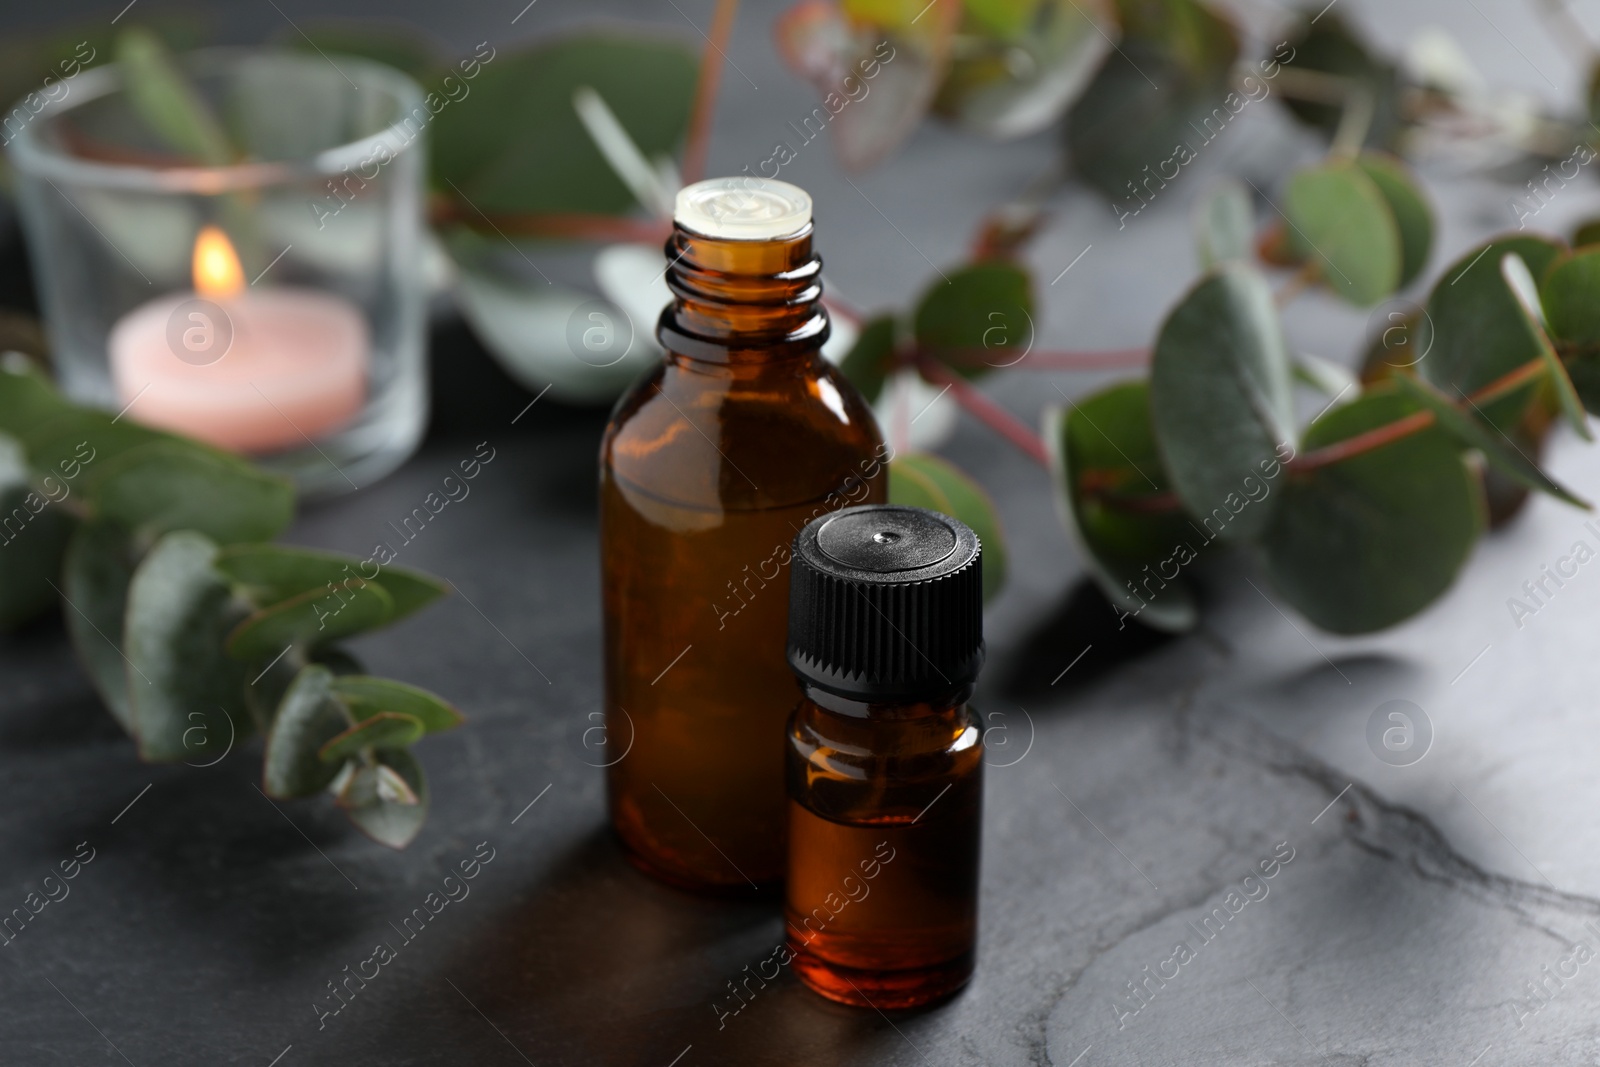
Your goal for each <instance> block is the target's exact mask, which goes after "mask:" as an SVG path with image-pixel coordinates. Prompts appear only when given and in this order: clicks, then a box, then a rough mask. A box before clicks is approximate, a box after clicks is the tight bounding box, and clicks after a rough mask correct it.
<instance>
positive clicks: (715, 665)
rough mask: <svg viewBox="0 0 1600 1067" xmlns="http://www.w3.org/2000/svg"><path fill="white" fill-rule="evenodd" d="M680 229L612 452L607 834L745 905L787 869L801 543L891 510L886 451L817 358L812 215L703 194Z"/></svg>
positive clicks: (769, 190)
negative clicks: (646, 365) (831, 518)
mask: <svg viewBox="0 0 1600 1067" xmlns="http://www.w3.org/2000/svg"><path fill="white" fill-rule="evenodd" d="M676 223H677V225H676V230H675V232H674V234H673V235H672V237H671V238H670V239H669V240H668V242H667V249H666V252H667V259H668V262H669V267H668V269H667V274H666V277H667V281H668V283H669V285H670V286H671V289H672V292H673V295H674V300H673V303H672V305H671V306H669V307H668V308H667V309H666V310H665V311H664V312H663V313H662V315H661V320H660V322H659V324H658V326H657V336H658V337H659V339H660V341H661V344H662V347H663V348H665V349H666V356H665V358H664V359H663V361H662V363H661V365H660V366H659V367H658V368H656V369H655V371H653V372H652V373H651V374H649V375H647V376H646V377H645V378H644V379H643V380H641V381H640V382H639V383H638V384H636V385H635V386H634V387H633V389H632V390H631V391H630V392H629V393H628V394H627V395H626V396H625V397H624V398H623V399H622V401H621V402H620V403H619V404H618V406H617V409H616V412H615V414H614V415H613V417H612V420H611V424H610V426H609V427H608V428H607V430H606V434H605V439H604V441H603V443H602V444H601V449H600V551H601V569H602V581H603V585H604V609H605V700H606V709H605V710H606V725H607V730H606V733H607V744H608V746H609V749H610V751H612V752H613V753H615V756H614V757H613V759H614V762H613V763H612V764H611V766H610V767H609V770H608V776H609V777H608V791H609V798H610V806H611V819H612V823H613V825H614V826H615V827H616V830H617V833H618V834H619V835H620V836H621V838H622V842H623V844H624V846H625V848H626V849H627V852H628V854H629V857H630V858H631V859H632V860H633V861H634V862H635V863H636V864H637V865H639V866H640V867H642V868H644V869H645V870H646V871H648V872H650V873H652V874H654V875H656V876H658V877H660V878H663V879H665V880H667V881H669V882H673V883H676V884H678V885H682V886H686V887H690V888H698V889H710V890H731V891H739V890H743V891H747V892H748V891H750V890H753V889H758V888H762V889H764V888H766V887H768V886H771V885H773V884H775V883H777V882H778V881H780V880H781V879H782V877H783V873H784V859H785V854H784V848H785V846H784V833H785V822H786V812H785V799H784V769H783V768H784V723H785V719H786V717H787V715H788V713H789V711H790V710H791V709H792V708H793V707H794V702H795V697H796V690H795V682H794V677H793V675H792V674H791V672H790V670H789V667H788V665H787V663H786V662H785V659H784V646H785V631H786V628H787V621H788V607H789V574H788V564H789V551H790V549H789V546H790V543H791V542H792V540H793V539H794V536H795V534H796V533H797V532H798V531H799V530H800V529H801V528H802V527H804V526H805V525H806V523H808V522H809V521H811V520H812V519H814V518H816V517H817V516H819V515H822V514H825V513H826V512H829V511H833V510H836V509H838V508H841V507H846V506H849V505H852V504H861V503H868V502H879V501H882V500H883V499H884V498H885V496H886V493H887V486H888V467H887V450H886V449H885V447H884V444H883V439H882V436H881V435H880V434H879V432H878V428H877V425H876V423H875V422H874V420H873V417H872V412H871V410H870V409H869V408H868V406H867V404H866V402H865V401H864V400H862V399H861V397H860V395H859V394H858V393H857V392H856V390H855V389H854V388H853V387H852V386H851V385H850V383H849V382H848V381H846V380H845V379H844V377H843V376H842V375H840V374H839V373H838V372H837V371H836V370H835V369H834V368H833V367H832V366H831V365H830V364H828V363H827V362H826V361H825V360H823V358H822V356H821V352H820V349H821V345H822V342H823V341H824V340H825V339H826V338H827V336H828V317H827V314H826V312H825V311H824V310H823V308H822V305H821V303H820V302H819V301H820V297H821V295H822V287H821V281H820V272H821V266H822V264H821V260H819V259H818V258H817V256H816V255H815V253H814V252H813V251H812V248H811V233H812V226H811V201H810V198H809V197H808V196H807V195H806V194H805V193H804V192H803V191H802V190H800V189H797V188H795V187H794V186H792V185H788V184H786V183H783V182H766V181H760V180H755V179H749V178H732V179H717V180H713V181H708V182H700V183H698V184H696V185H692V186H690V187H688V188H686V189H684V190H683V191H682V192H681V193H679V194H678V202H677V210H676Z"/></svg>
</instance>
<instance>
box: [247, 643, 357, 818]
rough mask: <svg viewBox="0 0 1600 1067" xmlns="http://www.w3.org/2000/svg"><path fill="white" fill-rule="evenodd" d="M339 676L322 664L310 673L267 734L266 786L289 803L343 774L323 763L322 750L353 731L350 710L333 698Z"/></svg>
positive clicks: (292, 688) (263, 773) (283, 705)
mask: <svg viewBox="0 0 1600 1067" xmlns="http://www.w3.org/2000/svg"><path fill="white" fill-rule="evenodd" d="M332 683H333V674H332V673H331V672H330V671H329V670H328V669H327V668H326V667H322V666H319V665H316V664H313V665H311V666H309V667H306V668H305V669H304V670H302V671H301V672H300V673H299V674H298V675H297V676H296V677H295V680H294V682H293V683H292V684H291V685H290V686H289V689H288V691H287V692H286V693H284V695H283V702H282V703H281V704H280V705H279V706H278V713H277V715H276V717H275V718H274V719H273V721H272V731H271V732H270V733H268V734H267V750H266V755H265V756H264V758H263V760H262V766H261V782H262V786H263V791H264V792H265V793H266V794H267V795H268V796H270V797H277V798H278V799H280V800H289V799H291V798H293V797H307V796H310V795H312V794H313V793H316V792H317V791H319V790H322V789H326V788H327V787H328V785H329V783H331V782H332V781H333V780H334V778H335V777H336V776H337V775H338V773H339V768H338V767H337V766H330V765H328V764H326V763H324V762H322V760H321V758H320V757H319V756H318V753H319V752H320V751H321V750H322V746H323V745H325V744H327V743H328V742H329V741H331V740H333V739H334V738H335V737H338V736H339V735H340V734H341V733H343V732H344V731H345V730H347V729H349V727H350V717H349V715H348V714H347V713H346V712H345V710H344V706H343V705H342V704H340V703H339V701H338V700H336V699H335V698H334V696H333V691H332Z"/></svg>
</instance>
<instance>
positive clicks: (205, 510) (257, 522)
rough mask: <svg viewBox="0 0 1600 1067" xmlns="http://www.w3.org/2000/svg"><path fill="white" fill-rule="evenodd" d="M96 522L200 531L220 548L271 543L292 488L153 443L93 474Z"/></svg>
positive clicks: (186, 448)
mask: <svg viewBox="0 0 1600 1067" xmlns="http://www.w3.org/2000/svg"><path fill="white" fill-rule="evenodd" d="M90 506H91V508H92V509H93V512H94V514H95V515H96V516H97V517H98V518H102V519H109V520H111V521H114V522H119V523H121V524H122V525H124V526H126V527H128V528H129V529H132V530H136V531H139V532H141V533H147V534H155V535H159V534H162V533H166V532H168V531H171V530H198V531H199V532H201V533H203V534H205V535H207V536H208V537H210V538H212V539H213V540H215V541H217V542H219V543H221V544H233V543H236V542H240V541H265V540H270V539H271V538H273V537H276V536H277V535H278V534H279V533H281V532H282V531H283V529H284V528H285V527H286V526H288V525H289V520H290V519H292V518H293V517H294V486H293V484H292V483H290V481H289V480H288V479H287V478H281V477H278V476H277V475H273V474H268V473H266V472H265V471H263V470H260V469H259V468H257V467H254V466H252V465H251V464H250V463H247V462H246V461H244V460H241V459H235V458H233V457H230V456H223V455H221V454H219V453H214V452H210V451H207V450H204V449H199V448H194V447H191V446H190V445H188V444H187V443H183V442H176V441H157V442H154V443H152V444H147V445H141V446H139V447H137V448H133V449H130V450H129V451H127V452H125V453H123V454H122V455H119V456H116V457H115V458H113V459H110V460H107V461H106V463H105V466H103V467H98V466H97V469H96V470H95V474H94V481H93V484H92V487H91V489H90Z"/></svg>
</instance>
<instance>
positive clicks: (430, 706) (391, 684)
mask: <svg viewBox="0 0 1600 1067" xmlns="http://www.w3.org/2000/svg"><path fill="white" fill-rule="evenodd" d="M333 692H334V695H336V696H337V697H338V698H339V699H340V700H342V701H344V705H345V707H347V708H349V709H350V714H351V715H352V716H353V717H354V718H355V720H356V721H357V722H361V721H364V720H366V719H368V718H371V717H372V716H373V715H376V714H378V713H379V712H386V711H394V712H400V713H402V714H404V715H408V716H410V717H411V718H414V719H416V720H418V721H419V722H421V723H422V725H423V727H424V728H425V729H426V730H427V731H428V732H429V733H437V732H438V731H440V730H449V729H451V728H452V727H455V726H459V725H461V723H462V721H463V716H462V714H461V712H460V711H458V710H457V709H456V708H455V707H454V706H453V705H451V704H450V703H448V702H447V701H445V700H444V699H442V698H440V697H438V696H436V695H435V694H433V693H430V692H428V691H427V690H426V689H419V688H417V687H416V686H414V685H407V684H406V683H404V682H397V681H394V680H393V679H390V678H373V677H371V676H368V675H347V676H343V677H339V678H335V679H334V681H333Z"/></svg>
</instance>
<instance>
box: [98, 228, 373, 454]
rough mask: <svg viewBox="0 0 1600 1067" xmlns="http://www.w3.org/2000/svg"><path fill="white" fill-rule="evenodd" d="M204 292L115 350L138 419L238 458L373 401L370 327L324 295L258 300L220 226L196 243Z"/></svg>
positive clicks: (327, 426) (123, 331) (140, 314)
mask: <svg viewBox="0 0 1600 1067" xmlns="http://www.w3.org/2000/svg"><path fill="white" fill-rule="evenodd" d="M193 275H194V291H193V292H185V293H174V294H171V295H168V296H165V297H160V298H158V299H156V300H152V301H150V302H149V303H147V304H143V305H141V306H139V307H137V308H135V309H134V310H133V311H131V312H129V313H128V314H127V315H124V316H123V317H122V318H121V319H120V320H118V322H117V324H116V325H115V326H114V327H112V330H111V336H110V339H109V341H108V345H109V354H110V360H111V375H112V379H113V380H114V381H115V383H116V388H117V393H118V395H119V396H120V397H121V402H122V403H123V404H124V405H131V407H129V408H128V417H129V418H131V419H135V420H137V421H138V422H142V423H144V424H145V425H147V426H154V427H157V428H159V429H164V430H171V431H173V432H175V433H180V434H184V435H186V436H189V437H195V438H199V439H200V440H202V441H206V442H208V443H210V444H213V445H217V446H218V447H221V448H227V449H231V450H233V451H237V452H258V453H260V452H274V451H278V450H281V449H285V448H292V447H294V446H296V445H303V444H305V443H306V442H307V441H315V440H316V439H317V438H318V437H321V436H323V435H325V434H327V433H329V432H330V431H332V430H335V429H338V428H339V427H340V426H342V425H344V424H345V423H347V422H349V421H350V420H351V419H352V418H354V417H355V415H356V414H357V413H359V412H360V411H361V408H362V405H363V404H364V403H365V401H366V394H367V364H368V361H369V355H370V349H369V341H368V336H367V323H366V319H365V318H364V317H363V316H362V314H361V312H360V310H359V309H358V308H356V306H355V305H353V304H351V303H350V302H349V301H347V300H344V299H343V298H341V297H338V296H334V295H332V294H330V293H324V292H320V291H318V290H314V289H297V288H288V287H280V288H273V289H260V290H251V289H247V287H246V286H245V283H244V271H243V270H242V269H241V268H240V266H239V257H238V256H237V255H235V254H234V251H233V245H232V244H230V243H229V241H228V238H227V236H226V235H225V234H224V233H223V232H222V231H221V230H219V229H217V228H216V227H215V226H206V227H204V228H202V229H201V231H200V235H199V237H198V238H196V239H195V245H194V260H193Z"/></svg>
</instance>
